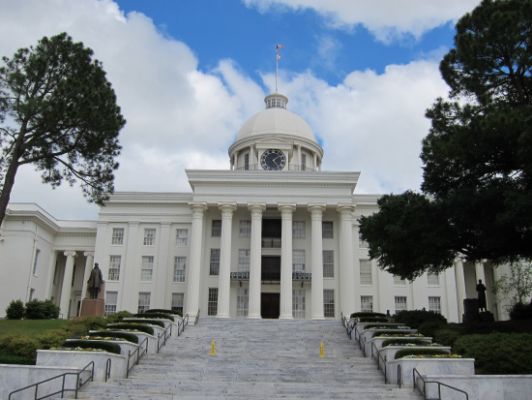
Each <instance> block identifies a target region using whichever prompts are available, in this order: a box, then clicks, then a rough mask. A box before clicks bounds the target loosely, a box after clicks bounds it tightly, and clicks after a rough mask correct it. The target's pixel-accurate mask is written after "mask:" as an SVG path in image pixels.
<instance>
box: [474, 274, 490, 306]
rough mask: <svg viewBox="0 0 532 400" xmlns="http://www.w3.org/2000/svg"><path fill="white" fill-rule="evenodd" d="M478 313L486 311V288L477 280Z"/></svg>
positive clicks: (480, 280)
mask: <svg viewBox="0 0 532 400" xmlns="http://www.w3.org/2000/svg"><path fill="white" fill-rule="evenodd" d="M477 293H478V311H488V310H487V309H486V286H484V284H483V283H482V279H479V280H478V285H477Z"/></svg>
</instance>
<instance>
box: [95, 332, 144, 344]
mask: <svg viewBox="0 0 532 400" xmlns="http://www.w3.org/2000/svg"><path fill="white" fill-rule="evenodd" d="M89 336H97V337H112V338H116V339H124V340H127V341H128V342H132V343H135V344H138V343H139V338H138V336H137V335H135V334H133V333H129V332H121V331H92V332H89Z"/></svg>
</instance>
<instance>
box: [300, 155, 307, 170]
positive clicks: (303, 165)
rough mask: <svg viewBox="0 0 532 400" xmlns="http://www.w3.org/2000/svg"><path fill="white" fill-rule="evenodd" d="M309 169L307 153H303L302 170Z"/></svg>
mask: <svg viewBox="0 0 532 400" xmlns="http://www.w3.org/2000/svg"><path fill="white" fill-rule="evenodd" d="M306 169H307V155H306V154H305V153H303V154H301V171H305V170H306Z"/></svg>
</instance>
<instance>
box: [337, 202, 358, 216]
mask: <svg viewBox="0 0 532 400" xmlns="http://www.w3.org/2000/svg"><path fill="white" fill-rule="evenodd" d="M336 211H338V212H339V213H340V214H342V215H346V214H349V215H352V214H353V212H354V211H355V206H354V205H353V204H349V203H343V204H338V205H337V206H336Z"/></svg>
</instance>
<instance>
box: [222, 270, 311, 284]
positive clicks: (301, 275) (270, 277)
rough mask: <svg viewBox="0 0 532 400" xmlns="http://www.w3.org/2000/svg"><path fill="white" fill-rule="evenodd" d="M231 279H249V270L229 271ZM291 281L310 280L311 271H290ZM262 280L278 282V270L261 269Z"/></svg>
mask: <svg viewBox="0 0 532 400" xmlns="http://www.w3.org/2000/svg"><path fill="white" fill-rule="evenodd" d="M231 280H232V281H249V272H247V271H246V272H231ZM292 280H293V281H310V280H312V273H311V272H300V271H298V272H292ZM261 281H262V282H280V281H281V273H280V271H263V272H262V274H261Z"/></svg>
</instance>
